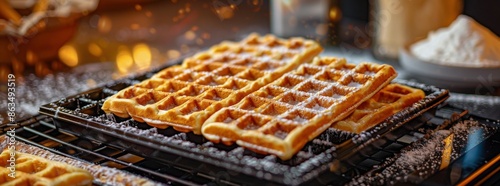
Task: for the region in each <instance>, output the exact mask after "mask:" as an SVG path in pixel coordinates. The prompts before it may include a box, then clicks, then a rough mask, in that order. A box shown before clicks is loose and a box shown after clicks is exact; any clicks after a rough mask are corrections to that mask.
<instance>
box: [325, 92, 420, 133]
mask: <svg viewBox="0 0 500 186" xmlns="http://www.w3.org/2000/svg"><path fill="white" fill-rule="evenodd" d="M424 96H425V93H424V92H423V91H422V90H420V89H415V88H411V87H408V86H404V85H400V84H389V85H387V86H386V87H384V88H383V89H382V90H380V91H379V92H378V93H376V94H375V95H374V96H373V97H372V98H371V99H369V100H368V101H365V102H363V103H362V104H361V105H360V106H358V107H357V108H356V110H355V111H354V112H352V114H351V115H349V116H348V117H347V118H345V119H343V120H342V121H339V122H337V123H334V124H333V125H332V127H333V128H337V129H340V130H344V131H349V132H353V133H358V134H359V133H361V132H362V131H365V130H366V129H369V128H371V127H373V126H375V125H376V124H378V123H380V122H382V121H383V120H385V119H386V118H388V117H389V116H391V115H393V114H395V113H397V112H399V111H401V110H402V109H404V108H406V107H408V106H410V105H412V104H413V103H415V102H417V101H419V100H421V99H422V98H424Z"/></svg>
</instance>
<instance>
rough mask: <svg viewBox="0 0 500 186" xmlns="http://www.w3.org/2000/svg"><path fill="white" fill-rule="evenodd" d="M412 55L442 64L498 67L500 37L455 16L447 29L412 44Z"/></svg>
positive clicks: (477, 24)
mask: <svg viewBox="0 0 500 186" xmlns="http://www.w3.org/2000/svg"><path fill="white" fill-rule="evenodd" d="M411 52H412V53H413V54H414V55H415V56H417V57H418V58H420V59H422V60H425V61H428V62H432V63H437V64H441V65H449V66H460V67H476V68H478V67H500V38H498V36H496V35H495V34H494V33H492V32H491V31H490V30H488V29H487V28H486V27H484V26H482V25H481V24H479V23H477V22H476V21H475V20H474V19H472V18H470V17H468V16H465V15H460V16H458V18H457V19H456V20H455V21H454V22H453V23H452V24H451V25H450V27H447V28H442V29H439V30H437V31H434V32H431V33H430V34H429V36H428V37H427V38H426V39H424V40H422V41H420V42H417V43H415V44H413V45H412V46H411Z"/></svg>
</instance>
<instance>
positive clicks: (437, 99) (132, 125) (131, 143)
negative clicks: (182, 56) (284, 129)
mask: <svg viewBox="0 0 500 186" xmlns="http://www.w3.org/2000/svg"><path fill="white" fill-rule="evenodd" d="M179 63H180V61H179ZM159 70H161V69H157V70H152V71H151V72H148V73H145V74H141V75H136V76H133V77H129V78H125V79H122V80H118V81H115V82H112V83H109V84H107V85H104V86H102V87H99V88H95V89H92V90H89V91H85V92H82V93H80V94H77V95H74V96H70V97H68V98H64V99H61V100H58V101H55V102H52V103H49V104H46V105H43V106H42V107H41V108H40V113H41V114H44V115H48V116H51V117H53V118H54V119H55V120H56V121H57V120H61V121H65V122H56V125H57V126H58V127H60V128H62V129H64V130H67V131H68V132H70V133H73V134H75V135H78V136H83V137H86V138H89V139H93V140H96V141H101V142H103V143H110V144H114V145H117V146H120V147H121V148H125V149H127V150H130V151H133V152H137V153H141V154H144V155H147V156H148V157H152V158H155V159H159V160H162V161H165V162H167V163H169V164H172V165H175V166H178V167H185V168H188V169H195V170H196V172H201V173H204V174H208V175H218V176H217V177H219V178H221V179H226V180H238V181H237V182H239V183H256V182H262V183H267V184H270V183H272V184H285V185H298V184H304V183H322V182H324V181H329V180H335V179H339V180H345V179H349V178H350V177H351V176H353V175H348V174H346V172H347V171H348V170H349V165H352V164H353V163H355V160H351V159H350V157H354V156H356V155H357V154H359V152H360V150H361V149H363V148H364V147H366V146H368V144H369V143H372V142H373V141H375V140H377V139H380V138H383V137H384V136H387V135H399V136H403V135H404V133H402V132H401V131H398V130H396V129H398V128H400V127H401V126H404V125H408V126H410V125H411V126H410V127H409V128H416V127H417V126H413V125H420V123H421V122H413V124H412V122H410V121H412V120H414V119H415V118H417V117H424V118H425V115H433V114H434V112H435V109H436V107H437V106H438V105H439V104H441V103H442V102H443V101H445V100H446V99H447V98H448V96H449V95H448V91H447V90H444V89H439V88H436V87H433V86H427V85H423V84H418V83H414V82H407V81H396V82H397V83H400V84H404V85H407V86H410V87H414V88H419V89H422V90H423V91H424V92H425V93H426V97H425V98H424V99H422V100H421V101H419V102H417V103H415V104H414V105H412V106H411V107H408V108H406V109H404V110H402V111H400V112H398V113H396V114H394V115H393V116H391V117H389V118H387V119H386V120H385V121H383V122H382V123H381V124H379V125H378V126H376V127H373V128H371V129H369V130H367V131H365V132H363V133H361V134H353V133H349V132H344V131H339V130H335V129H328V130H326V131H325V132H324V133H322V134H321V135H319V136H318V137H316V138H315V139H313V140H312V141H310V142H309V143H307V144H306V145H305V146H304V148H303V149H302V150H301V151H299V152H298V153H297V154H296V155H295V156H294V157H293V158H291V159H290V160H286V161H282V160H280V159H279V158H277V157H276V156H273V155H261V154H257V153H254V152H252V151H249V150H247V149H244V148H242V147H239V146H237V145H232V146H225V145H222V144H213V143H212V142H210V141H208V140H206V139H205V138H204V137H203V136H201V135H195V134H193V133H180V132H177V131H175V130H173V129H172V128H167V129H157V128H153V127H151V126H149V125H147V124H145V123H140V122H137V121H134V120H133V119H131V118H119V117H116V116H114V115H110V114H105V113H104V112H103V111H102V110H101V106H102V103H103V102H104V101H105V100H106V98H107V97H109V96H111V95H113V94H115V93H117V92H118V91H120V90H121V89H124V88H126V87H128V86H130V85H133V84H136V83H139V82H140V81H142V80H145V79H147V78H149V77H151V76H152V75H153V74H154V73H156V72H157V71H159ZM419 120H422V119H421V118H420V119H419ZM68 123H71V124H68ZM408 126H407V127H408ZM394 132H396V133H397V134H394ZM347 160H349V162H348V163H344V162H346V161H347ZM353 161H354V162H353ZM200 165H206V166H200ZM337 165H338V166H337ZM340 165H341V166H340ZM332 167H336V168H332ZM256 178H257V179H256Z"/></svg>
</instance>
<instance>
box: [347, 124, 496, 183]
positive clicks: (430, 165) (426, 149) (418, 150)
mask: <svg viewBox="0 0 500 186" xmlns="http://www.w3.org/2000/svg"><path fill="white" fill-rule="evenodd" d="M477 130H483V131H484V132H483V133H482V134H483V135H482V136H481V137H480V138H481V141H482V140H484V139H485V137H486V136H488V135H491V133H492V132H493V130H492V129H491V127H487V126H484V125H481V124H479V123H478V122H477V121H474V120H464V121H462V122H459V123H457V124H456V125H454V126H453V127H452V128H450V129H449V130H440V131H437V132H435V133H433V134H432V135H431V136H430V137H429V138H425V139H421V140H419V141H417V142H415V143H413V144H411V145H410V146H409V147H407V148H405V149H403V150H402V151H401V153H400V154H397V155H396V156H395V157H390V158H388V159H386V160H385V163H384V164H382V165H380V166H377V167H376V168H377V169H379V170H377V171H373V172H369V173H367V174H365V175H361V176H358V177H356V178H354V179H353V180H352V181H351V182H350V183H348V185H387V184H391V185H392V184H395V183H396V182H400V181H405V180H406V179H407V178H408V176H409V175H414V174H415V173H417V175H416V176H419V177H422V178H425V177H427V176H429V175H430V174H433V173H434V172H435V171H436V170H438V169H439V165H440V163H441V151H442V149H443V148H444V144H443V142H442V141H443V139H445V138H446V137H448V136H449V135H450V134H454V138H453V140H454V141H455V142H454V143H453V145H454V146H453V150H452V153H451V156H450V159H451V160H452V161H453V160H454V159H456V158H458V156H459V155H460V154H459V152H462V150H461V149H463V148H465V147H464V146H465V144H466V143H464V142H465V141H467V139H468V137H469V135H470V134H472V133H474V132H476V131H477ZM478 143H479V142H478Z"/></svg>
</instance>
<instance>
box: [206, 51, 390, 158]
mask: <svg viewBox="0 0 500 186" xmlns="http://www.w3.org/2000/svg"><path fill="white" fill-rule="evenodd" d="M396 75H397V73H396V71H395V70H394V69H393V68H392V67H391V66H389V65H378V64H373V63H361V64H359V65H354V64H347V63H346V61H345V59H339V58H333V57H325V58H315V60H314V61H313V64H303V65H301V66H300V67H299V68H298V69H297V70H295V71H294V72H292V73H287V74H285V75H284V76H283V77H281V78H280V79H278V80H276V81H275V82H273V83H272V84H269V85H267V86H265V87H263V88H261V89H260V90H258V91H256V92H254V93H252V94H250V95H249V96H247V97H245V98H244V99H243V100H242V101H241V102H239V103H238V104H236V105H234V106H231V107H229V108H223V109H221V110H220V111H218V112H216V113H215V114H213V115H212V116H211V117H210V118H209V119H208V120H207V121H206V123H205V124H204V125H203V128H202V134H203V136H205V137H206V138H207V139H209V140H211V141H213V142H216V143H217V142H223V143H226V144H228V143H229V144H230V143H232V142H235V141H236V143H237V144H239V145H240V146H244V147H246V148H249V149H252V150H254V151H256V152H260V153H265V154H268V153H269V154H275V155H277V156H278V157H280V158H281V159H283V160H286V159H289V158H291V157H292V156H293V155H294V154H295V153H296V152H297V151H299V150H300V149H301V148H302V147H303V146H304V145H305V144H306V143H307V142H308V141H309V140H312V139H313V138H315V137H316V136H318V135H319V134H320V133H322V132H323V131H324V130H326V129H327V128H328V127H330V125H331V124H332V123H334V122H336V121H339V120H341V119H343V118H345V117H346V116H348V114H350V113H351V112H352V111H353V110H354V109H355V108H356V107H357V106H358V105H360V104H361V103H363V102H364V101H365V100H367V99H369V98H370V97H371V96H373V95H374V94H375V93H376V92H378V91H379V90H380V89H381V88H382V87H384V86H385V85H387V84H388V83H389V82H390V81H391V80H392V79H393V78H395V77H396Z"/></svg>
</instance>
